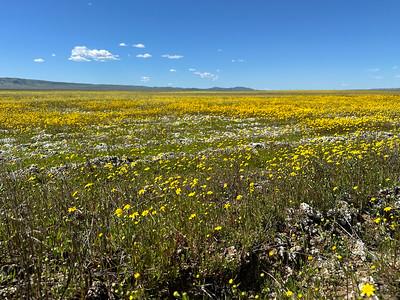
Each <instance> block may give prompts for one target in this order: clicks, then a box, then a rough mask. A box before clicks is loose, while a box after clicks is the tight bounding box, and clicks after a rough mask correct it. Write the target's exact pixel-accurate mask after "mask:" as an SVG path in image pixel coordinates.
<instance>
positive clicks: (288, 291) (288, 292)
mask: <svg viewBox="0 0 400 300" xmlns="http://www.w3.org/2000/svg"><path fill="white" fill-rule="evenodd" d="M285 296H286V297H292V296H293V292H292V291H291V290H287V291H286V292H285Z"/></svg>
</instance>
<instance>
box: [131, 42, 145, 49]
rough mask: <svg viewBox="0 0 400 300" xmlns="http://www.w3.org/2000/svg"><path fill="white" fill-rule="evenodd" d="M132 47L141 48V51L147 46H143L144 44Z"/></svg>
mask: <svg viewBox="0 0 400 300" xmlns="http://www.w3.org/2000/svg"><path fill="white" fill-rule="evenodd" d="M132 47H135V48H141V49H143V48H146V47H145V45H143V44H142V43H139V44H135V45H132Z"/></svg>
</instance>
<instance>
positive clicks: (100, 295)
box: [85, 281, 110, 300]
mask: <svg viewBox="0 0 400 300" xmlns="http://www.w3.org/2000/svg"><path fill="white" fill-rule="evenodd" d="M85 299H86V300H108V299H110V297H109V296H108V290H107V287H106V285H105V284H104V283H102V282H100V281H95V282H93V284H92V286H91V287H90V288H89V290H88V292H87V294H86V297H85Z"/></svg>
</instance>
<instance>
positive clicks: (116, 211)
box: [114, 208, 124, 218]
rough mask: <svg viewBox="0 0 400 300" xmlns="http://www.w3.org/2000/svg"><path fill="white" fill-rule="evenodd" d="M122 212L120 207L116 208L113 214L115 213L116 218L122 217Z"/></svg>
mask: <svg viewBox="0 0 400 300" xmlns="http://www.w3.org/2000/svg"><path fill="white" fill-rule="evenodd" d="M123 214H124V211H123V210H122V208H117V209H116V210H115V212H114V215H116V216H117V217H118V218H120V217H122V215H123Z"/></svg>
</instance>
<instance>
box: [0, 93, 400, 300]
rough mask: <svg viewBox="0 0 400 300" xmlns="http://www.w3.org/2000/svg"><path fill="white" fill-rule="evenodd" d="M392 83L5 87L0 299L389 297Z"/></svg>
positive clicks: (395, 238)
mask: <svg viewBox="0 0 400 300" xmlns="http://www.w3.org/2000/svg"><path fill="white" fill-rule="evenodd" d="M399 145H400V94H396V93H395V92H393V93H389V92H336V93H335V92H291V93H284V92H279V93H274V92H246V93H240V92H220V93H219V92H214V93H212V92H174V93H167V92H164V93H162V92H159V93H151V92H148V93H147V92H141V93H139V92H78V91H69V92H68V91H54V92H42V91H37V92H30V91H26V92H20V91H19V92H16V91H1V92H0V201H1V202H0V205H1V210H0V221H1V226H0V297H1V298H2V299H84V298H86V299H232V298H233V299H301V298H303V299H340V298H343V299H359V298H364V299H377V298H379V299H398V298H399V297H400V271H399V270H400V257H399V254H400V253H399V252H400V245H399V238H400V229H399V218H400V183H399V180H400V158H399V155H400V152H399Z"/></svg>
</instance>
